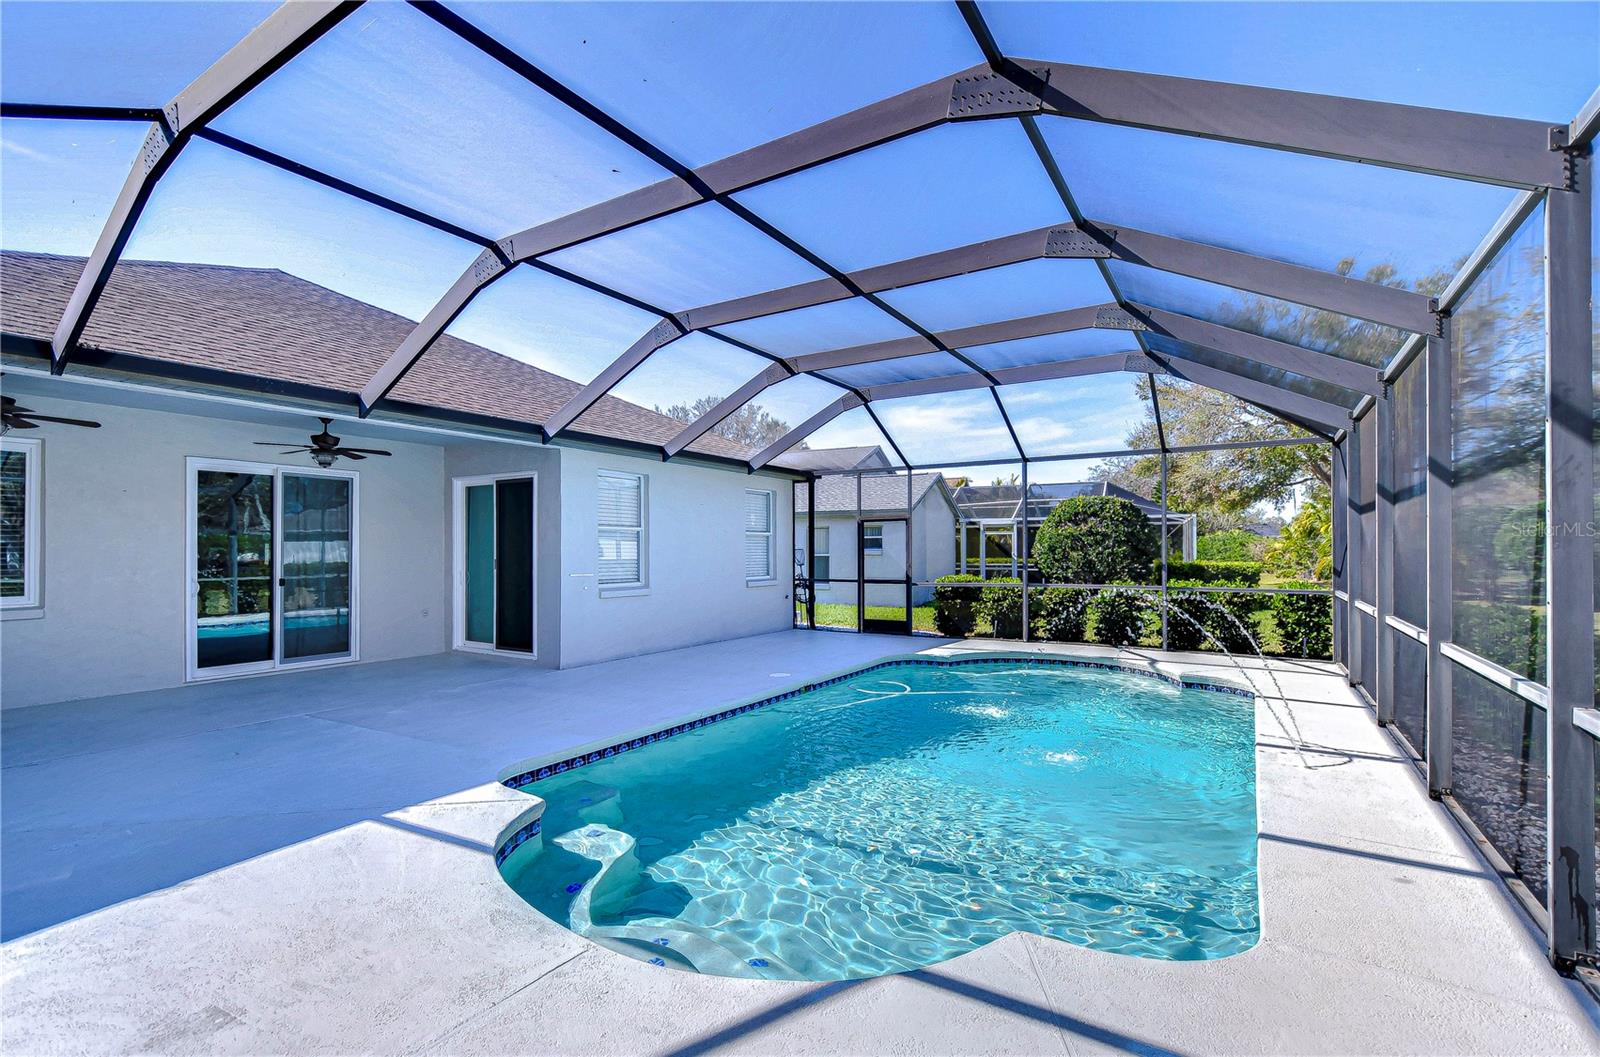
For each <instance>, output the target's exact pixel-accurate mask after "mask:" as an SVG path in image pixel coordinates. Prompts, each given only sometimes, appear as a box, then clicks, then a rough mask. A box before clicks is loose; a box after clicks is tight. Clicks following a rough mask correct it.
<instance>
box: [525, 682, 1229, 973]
mask: <svg viewBox="0 0 1600 1057" xmlns="http://www.w3.org/2000/svg"><path fill="white" fill-rule="evenodd" d="M1254 729H1255V720H1254V707H1253V704H1252V703H1251V701H1250V700H1249V699H1247V698H1240V697H1236V696H1232V695H1228V694H1222V693H1217V692H1212V691H1203V690H1195V689H1188V688H1183V689H1180V688H1179V687H1176V686H1173V685H1171V684H1169V683H1166V682H1163V681H1161V680H1158V679H1154V678H1151V677H1148V676H1142V675H1131V674H1122V673H1114V672H1102V671H1095V670H1090V669H1081V668H1069V667H1062V666H1053V665H1045V664H1040V663H1030V662H1027V661H1019V662H1016V663H1004V664H993V663H990V664H985V665H970V666H937V665H931V664H919V663H901V664H895V665H893V666H890V667H883V668H877V669H875V670H871V671H867V672H863V673H858V674H856V675H854V676H850V677H848V678H846V679H844V680H843V681H841V682H839V683H836V684H834V685H831V686H827V687H824V688H820V689H815V690H811V691H808V692H805V693H802V694H799V695H798V696H795V697H792V698H789V699H787V700H783V701H778V702H774V703H771V704H768V705H766V706H764V707H762V708H759V709H757V710H755V711H751V712H749V713H746V714H744V715H738V716H734V717H732V718H729V719H725V720H722V721H721V722H718V723H715V724H712V725H709V726H706V727H704V728H702V729H699V730H692V731H688V732H686V733H683V734H679V735H676V736H674V737H672V738H670V739H669V740H665V741H661V742H658V743H656V744H649V745H644V746H643V747H641V748H639V749H635V750H633V751H629V752H626V753H622V754H619V755H616V756H614V757H612V758H610V759H603V760H600V761H599V762H595V763H590V764H588V765H587V766H584V767H582V768H579V769H575V770H568V771H566V772H565V773H561V774H555V775H553V776H551V777H548V778H545V779H543V780H540V781H535V782H533V783H532V784H529V785H527V786H525V787H524V788H525V789H526V791H527V792H529V793H532V794H534V795H536V796H539V797H541V798H543V799H545V800H546V802H547V804H546V808H545V812H544V815H543V817H542V820H541V833H540V836H539V837H537V838H534V839H532V840H529V841H528V842H527V843H526V844H525V845H523V846H522V847H520V848H518V849H517V850H516V851H515V852H514V853H512V854H510V855H509V856H507V858H506V860H505V862H504V864H503V865H502V867H501V869H502V871H503V873H504V875H505V877H506V879H507V880H508V882H509V883H510V884H511V885H512V886H513V887H514V888H515V890H516V891H517V892H518V893H519V894H520V895H521V896H522V897H523V898H524V899H526V900H527V901H528V902H530V903H532V904H533V905H534V906H535V907H537V908H538V909H539V910H540V911H542V912H543V913H544V914H546V915H548V916H549V917H551V918H553V919H554V920H556V921H557V922H560V923H561V924H563V925H566V926H567V927H569V928H572V929H573V930H574V931H577V932H580V933H582V934H584V935H587V936H589V937H590V938H591V939H594V940H596V941H598V942H601V943H603V944H605V945H607V946H610V947H613V948H615V949H617V950H621V951H625V952H626V953H630V954H633V955H634V956H636V957H640V958H643V959H646V960H650V961H654V962H655V963H656V964H661V965H667V964H674V965H677V966H679V967H682V968H693V969H697V970H699V971H702V972H713V973H720V974H723V975H739V976H768V977H783V978H790V979H806V980H838V979H850V978H857V977H865V976H875V975H879V974H882V973H890V972H896V971H901V970H906V969H914V968H919V967H921V966H925V965H930V964H933V963H936V962H940V961H943V960H945V959H948V958H951V957H954V956H955V955H958V954H961V953H963V952H965V951H968V950H971V949H973V948H976V947H978V946H980V945H982V944H984V943H986V942H988V941H990V940H994V939H998V938H999V937H1001V936H1004V935H1006V934H1007V933H1010V932H1013V931H1018V930H1022V931H1028V932H1037V933H1043V934H1044V935H1048V936H1054V937H1057V938H1059V939H1063V940H1067V941H1069V942H1072V943H1078V944H1082V945H1083V946H1086V947H1093V948H1095V949H1098V950H1106V951H1116V952H1120V953H1123V954H1131V955H1138V956H1141V957H1148V958H1165V959H1186V960H1188V959H1205V958H1220V957H1225V956H1227V955H1230V954H1236V953H1238V952H1240V951H1243V950H1246V949H1248V948H1249V947H1251V946H1252V945H1254V943H1255V941H1256V937H1257V931H1258V926H1259V916H1258V912H1257V900H1256V814H1255V762H1254V741H1255V738H1254Z"/></svg>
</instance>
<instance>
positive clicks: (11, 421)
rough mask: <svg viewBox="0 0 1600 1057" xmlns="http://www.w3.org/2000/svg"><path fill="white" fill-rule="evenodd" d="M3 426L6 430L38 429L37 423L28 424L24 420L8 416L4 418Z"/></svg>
mask: <svg viewBox="0 0 1600 1057" xmlns="http://www.w3.org/2000/svg"><path fill="white" fill-rule="evenodd" d="M5 425H6V429H38V428H39V423H37V422H29V421H28V420H27V419H25V418H12V417H11V416H10V415H7V416H6V422H5Z"/></svg>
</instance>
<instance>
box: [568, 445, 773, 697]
mask: <svg viewBox="0 0 1600 1057" xmlns="http://www.w3.org/2000/svg"><path fill="white" fill-rule="evenodd" d="M560 465H561V473H560V476H561V527H560V532H561V565H562V572H563V575H562V578H561V589H560V594H561V602H560V614H561V615H560V621H561V666H562V667H563V668H569V667H574V666H576V665H581V664H593V663H595V662H598V661H604V660H610V659H612V658H616V657H626V656H631V655H633V654H640V653H651V652H655V651H658V650H668V649H675V648H678V647H680V646H690V645H694V644H696V643H702V642H713V641H717V640H721V639H730V638H739V637H742V636H746V635H756V634H761V633H763V632H769V631H779V630H782V629H785V628H789V627H791V626H792V625H793V619H794V618H793V605H794V601H793V600H794V581H793V577H792V562H793V559H792V556H791V555H790V553H789V547H788V541H789V540H791V539H792V538H793V516H794V513H793V512H794V496H793V492H792V489H791V485H790V482H789V479H788V478H785V477H779V476H773V475H767V474H742V473H738V472H735V471H732V470H724V469H718V468H715V467H708V466H704V465H695V464H693V463H690V462H662V461H661V460H659V459H641V458H634V457H630V456H626V455H617V454H611V453H608V452H601V451H592V450H588V449H583V448H568V449H564V450H563V451H562V452H561V461H560ZM600 470H618V471H622V472H625V473H635V474H643V475H644V476H645V477H646V478H647V479H648V485H647V487H646V504H647V509H648V515H647V522H646V524H647V526H648V528H647V534H646V539H647V542H646V548H645V553H646V562H647V573H646V576H647V581H648V583H647V586H646V587H645V588H643V589H642V590H637V591H611V592H606V591H603V590H601V588H600V587H599V584H598V582H597V579H596V568H597V565H598V557H597V556H598V549H599V548H598V543H597V540H598V528H599V512H598V506H597V504H598V496H597V486H596V475H597V474H598V472H599V471H600ZM750 488H759V489H767V490H770V491H772V492H774V493H775V499H776V507H775V508H776V517H775V519H774V521H775V524H774V532H773V549H774V569H773V571H774V573H775V575H774V578H773V580H772V581H771V582H770V583H766V584H762V585H758V586H747V585H746V583H745V577H744V562H743V548H744V501H745V491H746V489H750ZM542 490H543V488H542V485H541V492H542Z"/></svg>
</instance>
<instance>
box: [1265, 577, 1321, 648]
mask: <svg viewBox="0 0 1600 1057" xmlns="http://www.w3.org/2000/svg"><path fill="white" fill-rule="evenodd" d="M1279 586H1281V587H1286V588H1289V589H1290V590H1296V591H1314V590H1321V589H1326V587H1327V584H1319V583H1314V582H1312V581H1310V580H1289V581H1287V582H1285V583H1283V584H1280V585H1279ZM1268 608H1269V609H1270V610H1271V612H1272V617H1273V619H1274V620H1275V621H1277V624H1278V639H1279V641H1280V642H1281V644H1282V648H1283V652H1284V653H1285V654H1287V655H1288V656H1291V657H1331V656H1333V604H1332V601H1331V600H1330V599H1329V598H1328V596H1327V595H1273V596H1272V602H1271V604H1270V606H1269V607H1268Z"/></svg>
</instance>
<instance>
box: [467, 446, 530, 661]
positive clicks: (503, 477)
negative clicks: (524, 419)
mask: <svg viewBox="0 0 1600 1057" xmlns="http://www.w3.org/2000/svg"><path fill="white" fill-rule="evenodd" d="M521 480H526V481H527V482H528V483H529V487H530V490H531V491H532V493H533V496H532V498H533V502H532V503H531V504H530V505H531V507H532V511H531V514H530V518H531V521H532V524H531V525H530V526H529V527H530V529H531V530H532V531H531V532H530V533H529V536H528V541H529V544H528V545H529V550H530V551H531V553H530V555H529V557H530V559H531V563H530V564H531V565H532V568H533V575H532V577H531V581H532V582H531V583H530V584H529V585H528V586H529V591H528V604H529V608H530V609H531V610H532V612H531V613H530V614H529V621H530V623H531V624H532V626H533V649H532V650H527V651H524V650H502V649H500V648H499V647H498V646H496V645H494V644H493V643H483V642H468V641H467V489H468V488H469V487H474V486H478V485H493V484H494V483H495V482H497V481H521ZM495 501H496V504H498V503H499V499H498V494H497V497H496V500H495ZM492 527H493V528H494V546H495V560H496V561H498V560H499V550H500V525H499V515H498V505H497V508H496V518H495V524H494V525H493V526H492ZM450 561H451V569H450V648H451V649H455V650H461V651H463V652H466V653H488V654H493V655H495V656H497V657H516V658H520V659H522V660H528V661H532V660H537V659H538V657H539V475H538V473H537V472H535V471H533V470H516V471H513V472H511V473H486V474H473V475H470V476H466V477H452V478H451V479H450ZM497 601H498V599H497ZM494 617H495V630H496V631H498V630H499V624H500V613H499V606H498V605H497V606H496V607H495V614H494Z"/></svg>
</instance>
